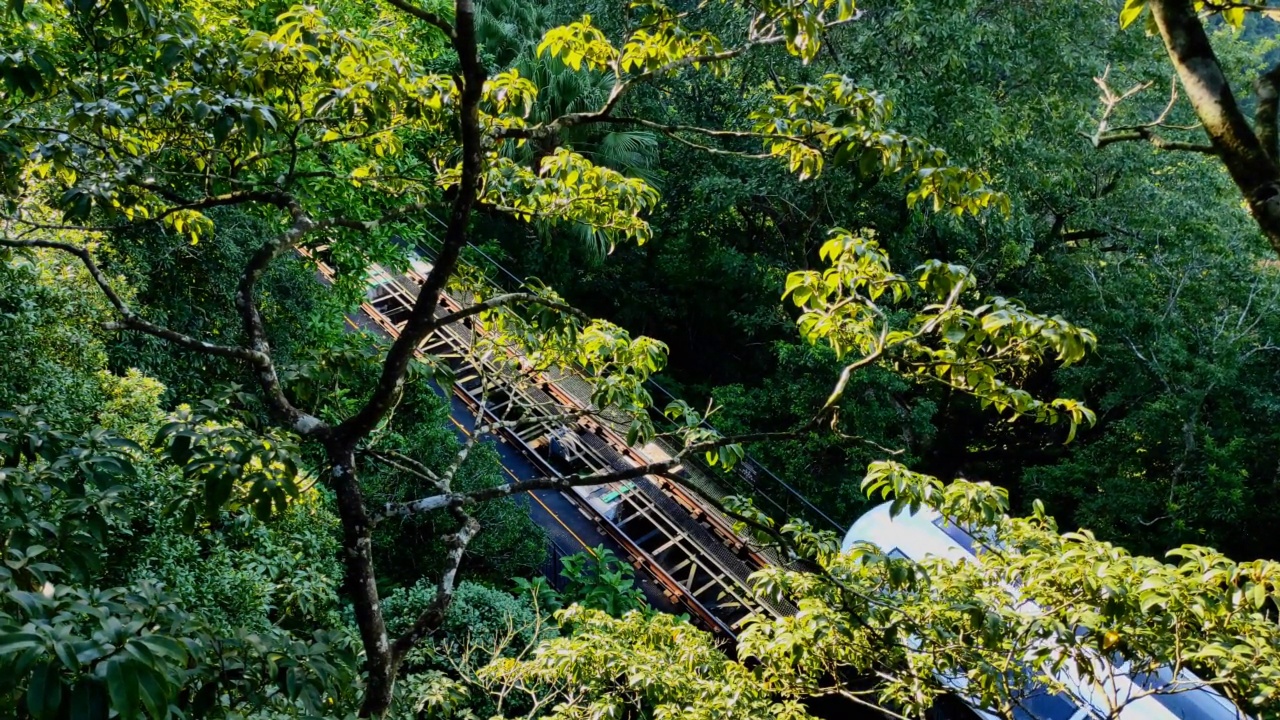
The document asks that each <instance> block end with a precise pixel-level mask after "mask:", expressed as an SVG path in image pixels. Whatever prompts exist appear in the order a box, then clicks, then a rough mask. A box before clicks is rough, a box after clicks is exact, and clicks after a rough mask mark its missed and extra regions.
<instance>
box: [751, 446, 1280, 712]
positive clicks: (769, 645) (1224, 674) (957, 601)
mask: <svg viewBox="0 0 1280 720" xmlns="http://www.w3.org/2000/svg"><path fill="white" fill-rule="evenodd" d="M863 487H864V490H865V491H866V492H867V493H868V494H870V495H872V496H873V497H878V498H889V499H892V501H893V505H892V506H891V507H890V508H889V512H890V514H891V515H895V516H899V517H900V514H903V513H910V514H912V515H916V518H915V519H914V520H913V521H912V522H921V521H924V522H930V521H932V522H933V523H934V524H935V525H937V526H938V527H939V528H940V529H945V528H950V527H953V526H958V528H959V529H960V530H961V531H963V532H965V533H966V534H968V535H969V536H971V537H972V538H973V539H974V546H975V553H976V559H971V560H964V561H959V562H957V561H956V560H955V559H947V558H944V557H939V556H937V555H933V554H929V555H927V556H922V557H917V558H916V559H915V560H912V559H909V558H906V557H903V556H902V553H901V552H900V551H898V552H895V550H897V549H896V548H893V547H883V548H882V547H878V546H876V545H873V544H870V543H864V542H859V543H853V544H852V545H851V546H850V547H848V548H846V550H845V551H844V552H842V553H834V552H829V551H828V552H824V551H823V550H822V549H821V546H819V547H818V548H817V549H815V550H813V551H809V552H805V553H804V556H805V557H808V558H810V559H811V560H812V561H813V562H816V563H818V564H819V565H820V567H821V568H822V572H819V573H801V572H795V571H791V570H787V569H785V568H776V567H775V568H768V569H766V570H762V571H760V572H758V573H756V574H755V576H754V577H753V580H754V581H755V583H756V590H757V592H759V593H761V594H763V595H766V596H768V597H773V598H779V599H786V600H788V601H790V602H792V603H794V604H795V605H796V606H797V607H799V608H800V609H801V612H800V613H798V614H797V615H795V616H793V617H788V618H782V619H779V620H765V619H759V620H757V621H756V622H755V623H753V624H751V625H750V626H748V628H747V630H746V631H745V632H744V634H743V635H742V637H741V638H740V641H739V655H740V656H746V657H750V658H753V659H754V660H755V661H756V662H758V670H757V672H759V673H761V674H762V675H763V676H764V677H766V678H770V679H771V680H772V681H773V686H774V687H775V688H779V689H782V690H783V691H785V690H793V691H796V690H803V689H809V688H813V687H815V686H818V685H819V684H820V683H822V682H824V679H825V678H830V677H832V676H833V675H835V676H837V677H839V676H840V675H842V674H845V673H849V674H859V673H862V672H864V671H865V670H866V669H867V668H868V667H870V666H872V665H874V667H875V668H876V672H875V673H874V676H875V678H876V679H875V681H874V686H873V692H874V695H875V697H876V698H877V699H878V701H879V702H881V703H887V704H890V705H893V706H895V707H897V708H901V709H902V710H903V711H904V712H906V713H907V714H909V715H910V714H914V713H917V712H925V711H926V710H927V709H928V708H929V706H930V704H931V703H932V702H933V699H934V698H935V697H936V696H938V695H939V694H942V693H946V692H950V691H954V690H956V689H957V688H958V687H962V688H964V690H963V694H964V695H965V696H966V697H967V699H968V700H969V701H971V702H973V703H975V704H976V705H978V706H980V707H986V708H988V709H990V710H992V711H993V712H997V713H1002V714H1003V713H1008V712H1009V711H1010V710H1009V709H1010V708H1011V707H1013V706H1015V705H1017V704H1019V703H1021V702H1022V701H1023V700H1024V699H1026V698H1027V697H1029V695H1030V693H1033V692H1039V690H1038V688H1049V689H1050V690H1052V691H1054V692H1065V693H1067V694H1068V695H1069V696H1073V698H1074V700H1075V701H1076V702H1078V703H1080V704H1082V705H1084V704H1086V703H1089V702H1092V703H1094V704H1095V707H1097V709H1098V711H1099V712H1100V713H1102V714H1109V715H1114V714H1116V713H1118V712H1119V711H1120V709H1121V708H1123V707H1124V706H1125V704H1127V703H1128V702H1129V698H1128V697H1126V696H1124V695H1112V694H1110V693H1102V694H1097V693H1091V692H1089V687H1091V686H1092V687H1098V686H1102V687H1110V686H1112V684H1114V683H1116V682H1117V681H1118V679H1119V678H1128V679H1132V678H1135V677H1138V676H1139V675H1140V674H1148V673H1149V675H1147V676H1146V677H1145V679H1143V680H1142V683H1143V685H1142V690H1143V691H1144V692H1145V693H1150V694H1156V695H1159V694H1174V693H1182V692H1187V691H1188V690H1194V689H1199V688H1204V687H1206V686H1207V685H1208V684H1209V683H1214V684H1215V685H1216V686H1217V687H1219V688H1221V689H1222V690H1224V691H1225V692H1226V693H1227V694H1228V695H1229V696H1231V697H1232V698H1233V699H1234V700H1235V701H1236V702H1237V703H1239V704H1240V705H1241V706H1242V707H1244V708H1246V710H1247V711H1259V712H1266V711H1267V710H1268V709H1269V708H1271V707H1273V706H1274V703H1275V701H1276V690H1277V677H1278V676H1280V671H1278V670H1277V668H1278V667H1280V666H1278V665H1277V660H1280V630H1278V629H1277V628H1276V626H1275V624H1274V622H1273V621H1272V620H1270V619H1269V618H1268V615H1267V613H1268V608H1269V607H1272V606H1273V605H1272V603H1274V602H1275V601H1276V599H1277V597H1280V595H1278V594H1277V581H1278V580H1280V565H1278V564H1277V563H1275V562H1271V561H1256V562H1248V563H1235V562H1233V561H1231V560H1230V559H1228V558H1226V557H1224V556H1222V555H1221V554H1220V553H1217V552H1215V551H1213V550H1210V549H1207V548H1201V547H1195V546H1185V547H1183V548H1181V549H1179V550H1176V551H1174V552H1172V553H1170V557H1171V558H1172V559H1173V562H1171V563H1162V562H1160V561H1158V560H1155V559H1153V558H1146V557H1137V556H1133V555H1130V554H1129V553H1127V552H1126V551H1124V550H1123V549H1121V548H1117V547H1115V546H1113V545H1111V544H1109V543H1105V542H1100V541H1098V540H1097V539H1096V538H1095V537H1093V535H1092V534H1090V533H1088V532H1085V531H1081V532H1075V533H1060V532H1059V531H1058V529H1057V527H1056V526H1055V525H1054V523H1053V521H1052V519H1050V518H1048V517H1047V516H1046V515H1045V514H1044V509H1043V507H1042V506H1040V505H1039V504H1037V506H1036V509H1035V512H1034V513H1033V515H1032V516H1031V517H1029V518H1010V517H1008V516H1007V515H1005V511H1006V510H1007V507H1008V499H1007V495H1006V493H1005V492H1004V490H1002V489H1000V488H995V487H993V486H991V485H989V484H987V483H975V482H969V481H965V480H957V481H954V482H951V483H943V482H941V481H939V480H938V479H937V478H933V477H930V476H928V475H924V474H920V473H915V472H912V471H911V470H909V469H908V468H906V467H905V466H903V465H901V464H898V463H892V462H882V463H875V464H873V465H872V466H871V467H870V468H868V473H867V477H866V480H865V481H864V483H863ZM926 527H927V525H926ZM803 532H804V529H803V528H790V527H784V528H783V533H784V534H787V535H796V536H797V537H800V536H801V535H802V534H803ZM921 532H922V531H921ZM913 539H914V538H913ZM903 541H904V542H906V541H907V538H906V537H904V538H903ZM800 545H801V544H800V543H797V546H800ZM904 547H906V546H905V545H904ZM916 552H917V553H918V551H916ZM1189 666H1191V667H1195V668H1196V669H1197V672H1198V673H1199V674H1200V676H1201V677H1202V678H1205V679H1204V680H1196V679H1194V678H1192V677H1191V676H1189V675H1181V676H1176V677H1175V676H1173V675H1172V674H1171V673H1168V672H1166V671H1158V669H1160V668H1165V669H1167V668H1171V667H1174V668H1187V667H1189ZM1064 668H1065V669H1067V670H1070V671H1072V672H1078V673H1080V675H1081V676H1082V679H1083V683H1082V684H1075V683H1068V682H1065V678H1066V676H1065V675H1064V674H1063V672H1064Z"/></svg>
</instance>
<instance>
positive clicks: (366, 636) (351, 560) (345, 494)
mask: <svg viewBox="0 0 1280 720" xmlns="http://www.w3.org/2000/svg"><path fill="white" fill-rule="evenodd" d="M326 453H327V455H328V460H329V468H330V472H331V473H332V485H333V489H334V492H335V493H336V494H337V501H338V515H339V516H340V518H341V519H342V559H343V563H344V565H345V566H346V571H347V577H346V584H347V593H348V594H349V595H350V596H351V602H352V605H353V606H354V608H355V615H356V626H357V627H359V629H360V641H361V643H362V644H363V645H364V651H365V672H366V674H367V680H366V682H367V686H366V687H365V695H364V703H363V704H361V706H360V716H361V717H381V716H383V715H385V714H386V712H387V710H388V709H389V708H390V707H391V693H392V690H393V688H394V687H395V680H396V678H395V662H394V661H393V659H392V655H391V643H390V642H389V641H388V639H387V626H386V623H385V622H384V621H383V617H382V605H381V604H380V603H379V600H378V583H377V578H376V577H375V575H374V570H373V524H372V523H371V522H370V519H369V514H368V512H367V511H366V510H365V506H364V498H363V497H362V496H361V493H360V483H359V481H358V480H357V478H356V465H355V462H356V458H355V450H354V447H353V445H352V444H351V443H349V442H345V441H343V440H334V441H331V442H330V443H328V444H327V446H326Z"/></svg>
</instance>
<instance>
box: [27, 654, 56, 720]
mask: <svg viewBox="0 0 1280 720" xmlns="http://www.w3.org/2000/svg"><path fill="white" fill-rule="evenodd" d="M60 705H62V679H61V678H60V677H58V668H57V666H55V665H54V664H53V663H51V662H46V663H40V664H39V665H37V666H36V668H35V670H33V671H32V673H31V679H30V681H28V683H27V709H28V710H30V711H31V715H32V716H34V717H36V718H51V717H54V716H55V715H56V714H57V712H58V707H59V706H60Z"/></svg>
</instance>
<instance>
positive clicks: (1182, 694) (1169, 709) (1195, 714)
mask: <svg viewBox="0 0 1280 720" xmlns="http://www.w3.org/2000/svg"><path fill="white" fill-rule="evenodd" d="M892 505H893V503H891V502H886V503H883V504H881V505H878V506H876V507H874V508H872V509H871V510H869V511H868V512H866V513H865V514H864V515H863V516H862V517H860V518H858V520H857V521H856V522H855V523H854V524H853V526H852V527H850V528H849V531H848V533H847V534H846V535H845V537H844V542H843V543H842V549H843V550H849V549H850V548H851V547H852V546H853V545H854V544H855V543H860V542H862V543H871V544H873V545H876V546H877V547H879V548H880V549H881V551H882V552H885V553H886V554H888V555H889V556H891V557H900V558H909V559H911V560H917V561H918V560H922V559H924V558H925V557H927V556H934V557H939V558H946V559H948V560H953V561H957V562H976V561H977V553H978V552H980V551H981V550H980V547H981V545H980V543H979V542H978V541H977V540H976V539H975V538H974V537H973V535H971V534H970V533H968V532H966V531H965V529H964V528H962V527H960V526H959V525H957V524H956V523H953V522H948V521H947V520H946V518H944V517H943V516H942V515H941V514H940V513H938V512H937V511H936V510H933V509H932V508H928V507H922V508H920V510H919V511H917V512H915V513H912V512H910V510H909V509H904V510H903V511H902V512H899V513H898V514H897V515H894V514H893V513H892V512H891V508H892ZM1026 606H1027V609H1028V611H1029V612H1034V611H1035V607H1034V606H1033V605H1032V604H1031V603H1027V604H1026ZM1117 660H1118V658H1113V659H1108V658H1097V659H1095V660H1094V662H1095V663H1098V664H1099V667H1101V668H1102V669H1103V672H1101V673H1095V675H1097V676H1099V678H1102V677H1105V680H1099V681H1094V682H1090V681H1088V680H1085V679H1084V678H1082V677H1081V676H1080V674H1079V673H1078V672H1077V671H1075V670H1073V669H1071V664H1070V663H1067V664H1064V666H1063V669H1062V670H1061V671H1059V672H1058V673H1057V675H1056V677H1057V679H1058V681H1059V682H1060V683H1061V685H1062V686H1064V687H1065V688H1066V691H1064V692H1056V693H1055V692H1052V691H1050V690H1049V689H1048V688H1028V689H1025V690H1024V691H1023V693H1022V697H1021V698H1020V701H1019V704H1018V706H1017V707H1016V708H1015V709H1014V716H1015V720H1091V719H1092V720H1111V719H1112V718H1116V719H1118V720H1248V718H1247V716H1246V715H1245V714H1244V713H1243V712H1241V711H1240V709H1239V708H1237V707H1236V706H1235V705H1234V704H1233V703H1232V702H1231V701H1230V700H1229V699H1227V698H1226V697H1225V696H1223V695H1222V694H1221V693H1219V692H1218V691H1217V690H1215V689H1214V688H1213V687H1212V686H1210V685H1207V684H1205V683H1204V681H1202V680H1201V679H1200V678H1198V677H1196V676H1195V675H1194V674H1192V673H1191V672H1189V671H1186V670H1183V671H1182V672H1181V673H1179V675H1178V677H1177V679H1176V680H1175V678H1174V676H1173V670H1172V669H1171V668H1161V669H1160V670H1158V671H1156V672H1153V673H1152V672H1148V673H1134V672H1129V671H1128V668H1126V667H1125V666H1124V664H1123V661H1120V662H1119V663H1117V662H1116V661H1117ZM943 681H944V682H945V683H946V684H947V685H949V686H951V687H952V689H953V690H954V691H955V694H956V696H957V697H959V698H960V699H961V700H964V702H965V703H966V704H968V705H969V707H970V709H972V710H973V712H974V713H976V714H977V715H978V716H979V717H981V718H982V719H983V720H1000V719H999V717H998V716H997V715H995V714H994V713H992V712H990V711H989V710H986V709H983V708H981V707H979V706H978V705H977V704H975V703H973V702H972V701H971V700H969V699H968V698H966V696H965V686H966V684H967V683H966V680H965V678H943Z"/></svg>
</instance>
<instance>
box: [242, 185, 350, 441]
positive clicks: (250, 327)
mask: <svg viewBox="0 0 1280 720" xmlns="http://www.w3.org/2000/svg"><path fill="white" fill-rule="evenodd" d="M287 207H288V209H289V214H290V215H292V216H293V224H292V225H290V226H289V229H287V230H285V231H284V232H283V233H281V234H279V235H277V236H275V237H273V238H271V239H270V240H268V241H266V242H265V243H263V244H262V246H261V247H259V248H258V250H257V252H255V253H254V254H253V256H252V257H250V258H249V262H248V263H247V264H246V265H245V268H244V273H243V274H242V275H241V276H240V283H239V285H238V286H237V288H236V297H235V304H236V309H237V310H238V311H239V312H240V318H241V321H242V324H243V326H244V334H245V337H246V338H247V339H248V341H249V348H250V349H251V350H253V352H255V353H257V354H258V355H259V356H260V357H261V358H262V362H260V363H258V364H257V365H255V366H254V370H255V371H256V372H255V374H256V375H257V378H258V384H259V386H261V388H262V392H263V394H264V395H265V399H266V401H267V404H268V405H269V406H270V407H271V408H272V409H273V410H274V411H275V412H277V413H278V414H279V415H280V416H281V417H283V418H284V419H285V421H286V422H287V423H288V425H289V426H290V427H291V428H292V429H293V430H294V431H295V432H297V433H298V434H299V435H302V436H319V435H323V434H325V433H327V432H328V430H329V426H328V425H326V424H325V423H324V422H322V421H321V420H320V419H319V418H317V417H315V416H313V415H311V414H309V413H306V412H303V411H302V410H299V409H298V408H297V407H295V406H294V405H293V403H291V402H290V401H289V399H288V398H287V397H285V394H284V387H283V386H282V385H281V383H280V377H279V375H277V374H276V368H275V363H274V362H272V360H271V346H270V344H269V343H268V342H267V331H266V327H265V326H264V325H263V322H262V314H261V312H259V310H258V303H257V301H256V300H255V298H254V291H255V289H256V287H257V284H258V280H259V279H260V278H261V277H262V274H263V273H264V272H266V270H267V267H268V266H270V265H271V261H273V260H275V259H276V257H278V256H279V255H280V254H281V253H284V252H288V251H289V250H290V249H292V248H293V247H294V246H295V245H297V243H298V242H299V241H300V240H301V239H302V238H303V237H304V236H306V234H307V233H309V232H311V231H312V230H315V229H316V228H317V224H316V223H315V222H314V221H312V220H311V218H310V217H308V216H307V214H306V212H304V211H303V209H302V206H301V205H300V204H298V201H297V200H295V199H293V198H289V200H288V203H287Z"/></svg>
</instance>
